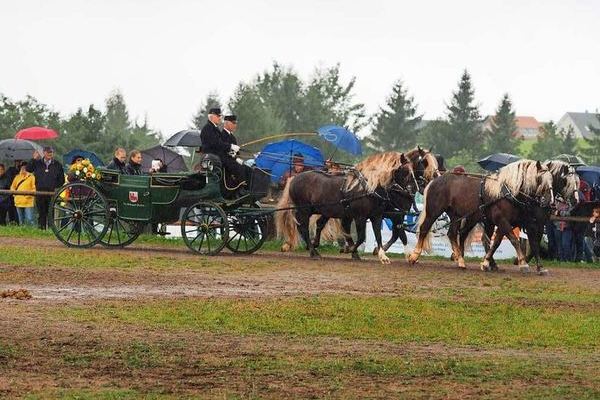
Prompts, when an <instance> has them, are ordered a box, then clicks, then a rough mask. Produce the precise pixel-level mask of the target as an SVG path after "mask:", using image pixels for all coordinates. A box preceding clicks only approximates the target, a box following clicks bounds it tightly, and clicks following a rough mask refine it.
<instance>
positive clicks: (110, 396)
mask: <svg viewBox="0 0 600 400" xmlns="http://www.w3.org/2000/svg"><path fill="white" fill-rule="evenodd" d="M176 398H181V397H176V396H169V395H162V394H157V393H143V392H139V391H137V390H132V389H108V388H107V389H96V390H91V389H85V388H81V389H58V390H56V389H55V390H45V391H42V392H38V393H35V394H29V395H27V396H25V397H24V399H25V400H42V399H61V400H137V399H147V400H163V399H164V400H166V399H176Z"/></svg>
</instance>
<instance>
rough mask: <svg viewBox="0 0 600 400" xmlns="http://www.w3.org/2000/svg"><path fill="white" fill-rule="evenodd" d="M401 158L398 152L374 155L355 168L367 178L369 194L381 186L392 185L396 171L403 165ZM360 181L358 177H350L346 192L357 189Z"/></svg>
mask: <svg viewBox="0 0 600 400" xmlns="http://www.w3.org/2000/svg"><path fill="white" fill-rule="evenodd" d="M401 156H402V153H399V152H397V151H388V152H385V153H377V154H373V155H371V156H369V157H367V158H365V159H364V160H362V161H361V162H359V163H358V164H356V166H355V168H356V169H357V170H358V171H359V172H360V173H361V174H362V176H363V177H364V178H365V180H366V185H367V190H368V191H369V192H373V191H375V189H377V187H379V186H381V187H383V188H387V187H388V186H390V185H391V183H392V179H393V177H394V171H396V170H397V169H398V168H400V166H401V165H402V162H401V161H400V158H401ZM359 181H360V180H359V178H358V177H357V176H356V175H354V174H350V175H348V178H347V181H346V188H347V189H346V190H351V189H353V188H354V187H356V186H357V185H358V183H359Z"/></svg>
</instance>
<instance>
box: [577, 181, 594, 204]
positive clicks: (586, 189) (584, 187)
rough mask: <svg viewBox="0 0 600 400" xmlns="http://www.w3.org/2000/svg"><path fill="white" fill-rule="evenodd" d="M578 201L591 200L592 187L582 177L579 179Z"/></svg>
mask: <svg viewBox="0 0 600 400" xmlns="http://www.w3.org/2000/svg"><path fill="white" fill-rule="evenodd" d="M579 201H592V187H591V186H590V185H589V183H587V182H586V181H584V180H583V179H580V180H579Z"/></svg>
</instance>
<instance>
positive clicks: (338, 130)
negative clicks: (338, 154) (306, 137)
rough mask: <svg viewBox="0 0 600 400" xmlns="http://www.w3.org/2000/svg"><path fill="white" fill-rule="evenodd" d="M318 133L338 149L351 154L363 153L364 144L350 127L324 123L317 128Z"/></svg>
mask: <svg viewBox="0 0 600 400" xmlns="http://www.w3.org/2000/svg"><path fill="white" fill-rule="evenodd" d="M317 133H318V134H319V136H321V137H322V138H323V139H325V140H327V141H328V142H330V143H332V144H333V145H334V146H335V147H337V148H338V149H342V150H344V151H346V152H348V153H350V154H354V155H361V154H362V146H361V144H360V139H358V137H356V135H355V134H354V133H352V132H350V131H349V130H348V129H346V128H344V127H341V126H337V125H324V126H322V127H320V128H319V129H317Z"/></svg>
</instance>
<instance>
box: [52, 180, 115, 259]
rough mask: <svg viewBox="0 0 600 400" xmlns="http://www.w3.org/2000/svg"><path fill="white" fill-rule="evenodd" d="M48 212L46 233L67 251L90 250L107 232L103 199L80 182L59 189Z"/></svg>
mask: <svg viewBox="0 0 600 400" xmlns="http://www.w3.org/2000/svg"><path fill="white" fill-rule="evenodd" d="M50 210H51V218H50V221H49V223H50V229H52V232H54V235H55V236H56V238H57V239H58V240H60V241H61V242H63V243H64V244H66V245H67V246H69V247H79V248H84V247H91V246H94V245H95V244H97V243H98V242H99V241H100V238H102V236H103V235H104V234H105V233H106V230H107V229H108V226H107V224H106V221H107V220H108V208H107V202H106V199H105V198H104V196H103V195H102V193H100V192H99V191H98V189H96V188H95V187H93V186H90V185H88V184H86V183H83V182H75V183H70V184H68V185H65V186H63V187H62V188H61V189H59V191H58V193H57V194H55V195H54V197H53V198H52V201H51V203H50Z"/></svg>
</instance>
